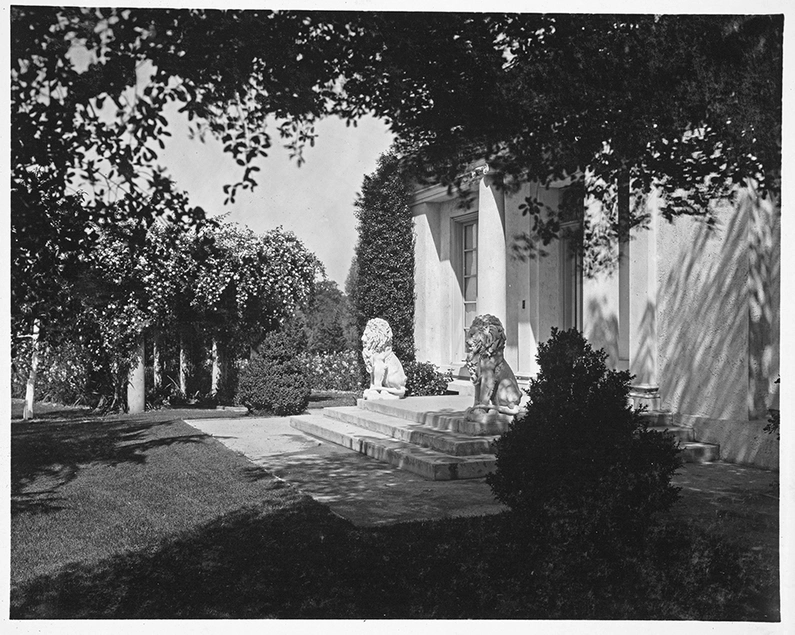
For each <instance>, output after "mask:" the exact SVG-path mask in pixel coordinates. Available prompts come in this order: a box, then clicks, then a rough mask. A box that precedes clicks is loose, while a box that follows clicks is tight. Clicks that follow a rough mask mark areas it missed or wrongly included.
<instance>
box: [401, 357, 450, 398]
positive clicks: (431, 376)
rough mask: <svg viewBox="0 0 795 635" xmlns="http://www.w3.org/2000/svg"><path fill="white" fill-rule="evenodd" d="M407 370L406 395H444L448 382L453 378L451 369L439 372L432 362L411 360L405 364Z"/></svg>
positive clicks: (404, 367) (404, 368)
mask: <svg viewBox="0 0 795 635" xmlns="http://www.w3.org/2000/svg"><path fill="white" fill-rule="evenodd" d="M403 370H404V371H405V372H406V396H407V397H409V396H414V397H423V396H427V395H444V394H446V393H447V384H448V382H451V381H452V380H453V375H452V373H450V372H449V371H448V372H446V373H441V372H439V369H438V367H437V366H436V365H434V364H432V363H431V362H416V361H409V362H406V363H405V364H403Z"/></svg>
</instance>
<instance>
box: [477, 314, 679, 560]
mask: <svg viewBox="0 0 795 635" xmlns="http://www.w3.org/2000/svg"><path fill="white" fill-rule="evenodd" d="M606 357H607V354H606V353H605V352H604V351H602V350H599V351H594V350H593V349H592V348H591V345H590V344H589V343H588V342H587V341H586V340H585V338H584V337H583V336H582V335H581V334H580V333H579V332H578V331H577V330H575V329H572V330H569V331H558V330H557V329H553V331H552V337H551V338H550V339H549V340H548V341H547V342H546V343H544V344H541V345H539V347H538V356H537V359H538V363H539V366H540V371H539V374H538V376H537V377H536V378H535V379H533V380H531V382H530V387H529V389H528V394H529V397H530V400H529V403H528V406H527V412H526V414H525V415H524V416H521V417H517V419H516V420H515V421H514V422H513V423H512V424H511V426H510V428H509V430H508V431H507V432H506V433H505V434H504V435H503V436H502V437H500V438H499V439H498V440H497V442H496V456H497V466H496V470H495V472H494V473H493V474H491V475H490V476H489V477H488V479H487V481H488V483H489V485H490V486H491V488H492V491H493V492H494V495H495V496H496V497H497V499H498V500H500V501H501V502H503V503H505V504H506V505H508V506H509V507H510V508H511V510H513V512H515V514H516V517H517V518H518V519H520V520H521V521H524V522H526V523H530V524H531V525H533V526H534V528H535V529H536V530H538V531H545V530H553V531H556V532H560V535H561V540H567V539H568V538H572V539H576V540H577V541H580V542H582V541H583V540H585V541H590V542H591V544H594V545H597V547H598V546H603V547H607V546H609V545H610V544H612V545H616V544H618V543H620V541H621V540H625V539H627V538H639V537H640V536H641V534H642V533H643V531H644V530H646V529H648V527H650V526H651V524H652V523H653V518H654V516H655V514H656V513H657V512H661V511H663V510H666V509H668V508H669V507H670V506H671V505H672V504H673V503H674V501H676V499H677V498H678V488H675V487H673V486H672V485H671V477H672V476H673V475H674V473H675V471H676V470H677V468H679V467H680V465H681V458H680V456H679V450H678V447H677V445H676V441H675V440H674V439H673V437H672V436H671V435H670V434H668V433H660V432H656V431H651V430H648V429H647V428H646V426H645V424H644V423H643V422H642V420H641V418H640V416H639V412H638V411H635V410H633V409H632V407H631V405H630V404H629V399H628V393H629V382H630V380H631V375H630V374H629V373H628V372H626V371H621V372H619V371H614V370H608V369H607V367H606V366H605V359H606ZM522 524H524V523H522ZM617 541H618V542H617Z"/></svg>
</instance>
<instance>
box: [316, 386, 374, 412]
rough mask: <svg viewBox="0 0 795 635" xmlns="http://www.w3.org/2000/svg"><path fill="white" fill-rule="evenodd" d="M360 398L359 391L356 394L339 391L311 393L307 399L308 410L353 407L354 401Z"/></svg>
mask: <svg viewBox="0 0 795 635" xmlns="http://www.w3.org/2000/svg"><path fill="white" fill-rule="evenodd" d="M360 397H361V391H359V392H358V393H356V392H345V391H340V390H323V391H312V395H311V396H310V397H309V410H314V409H317V408H332V407H337V406H355V405H356V399H357V398H360Z"/></svg>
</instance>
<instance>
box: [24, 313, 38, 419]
mask: <svg viewBox="0 0 795 635" xmlns="http://www.w3.org/2000/svg"><path fill="white" fill-rule="evenodd" d="M30 344H31V353H30V374H29V375H28V385H27V388H26V389H25V408H24V410H23V411H22V418H23V419H32V418H33V402H34V400H35V398H36V373H37V372H38V370H39V320H38V318H37V319H35V320H33V331H32V332H31V335H30Z"/></svg>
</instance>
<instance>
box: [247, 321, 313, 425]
mask: <svg viewBox="0 0 795 635" xmlns="http://www.w3.org/2000/svg"><path fill="white" fill-rule="evenodd" d="M297 354H298V350H297V346H296V343H295V341H294V339H293V338H291V337H290V336H289V335H286V334H284V333H280V332H277V333H271V334H269V335H268V336H267V337H266V338H265V339H264V341H263V342H262V344H261V345H260V348H259V354H257V355H253V356H252V358H251V359H250V360H249V362H248V364H246V366H245V367H243V368H242V369H241V371H240V378H239V380H238V391H237V402H238V403H240V404H243V405H244V406H246V407H247V408H248V409H249V410H254V411H262V412H265V413H268V414H274V415H277V416H286V415H293V414H299V413H301V412H303V411H304V410H306V407H307V405H309V394H310V390H309V383H308V381H307V379H306V377H305V376H304V373H303V372H302V369H301V366H300V365H299V364H298V363H297V361H296V356H297Z"/></svg>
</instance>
